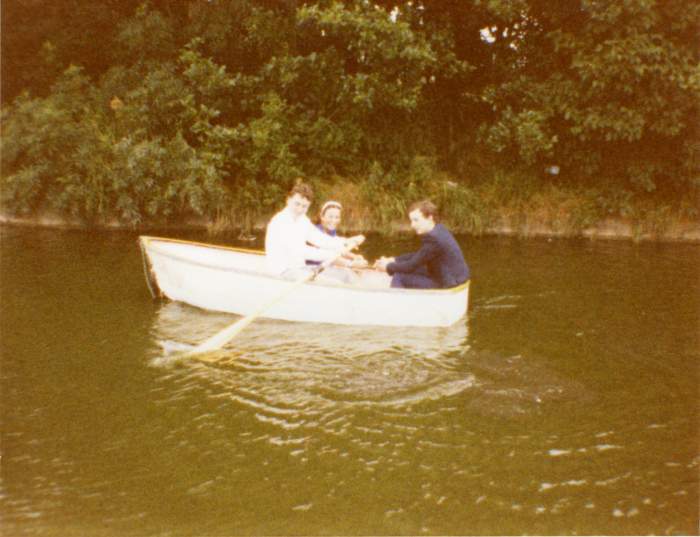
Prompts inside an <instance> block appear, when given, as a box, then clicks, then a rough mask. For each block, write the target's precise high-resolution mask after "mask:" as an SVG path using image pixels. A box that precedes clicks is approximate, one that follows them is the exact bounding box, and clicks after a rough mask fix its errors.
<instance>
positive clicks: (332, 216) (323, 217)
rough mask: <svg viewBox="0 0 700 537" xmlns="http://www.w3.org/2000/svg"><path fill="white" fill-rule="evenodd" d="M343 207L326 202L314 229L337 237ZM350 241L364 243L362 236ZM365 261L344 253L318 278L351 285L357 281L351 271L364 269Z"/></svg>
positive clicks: (358, 256)
mask: <svg viewBox="0 0 700 537" xmlns="http://www.w3.org/2000/svg"><path fill="white" fill-rule="evenodd" d="M342 210H343V206H342V205H341V204H340V202H337V201H327V202H326V203H324V204H323V206H322V207H321V210H320V211H319V215H318V223H317V224H316V227H317V228H318V229H319V230H320V231H321V232H322V233H324V234H325V235H328V236H330V237H336V238H337V237H338V226H339V225H340V221H341V219H342ZM351 240H355V241H357V244H358V246H359V245H360V244H362V242H364V240H365V237H364V235H356V236H355V237H352V238H351ZM320 263H321V262H320V261H317V260H315V259H307V260H306V264H307V265H311V266H313V265H319V264H320ZM367 265H368V263H367V260H366V259H365V258H364V257H363V256H362V255H361V254H355V253H353V252H345V253H344V254H343V255H341V256H340V257H338V259H336V260H335V262H334V263H333V266H331V267H328V268H327V269H326V270H325V271H324V272H322V273H321V275H320V276H319V279H320V280H326V281H330V280H335V281H341V282H343V283H353V282H355V281H356V280H357V274H356V273H355V272H354V271H353V270H352V269H362V268H366V267H367Z"/></svg>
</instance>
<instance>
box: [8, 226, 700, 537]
mask: <svg viewBox="0 0 700 537" xmlns="http://www.w3.org/2000/svg"><path fill="white" fill-rule="evenodd" d="M168 236H171V237H177V238H195V239H203V240H207V239H206V236H204V235H203V234H198V233H179V234H174V233H170V234H168ZM0 238H1V247H2V250H1V258H0V260H1V265H0V268H1V271H0V291H1V295H0V299H1V307H2V314H1V317H0V337H1V339H0V350H1V351H2V368H1V371H0V374H1V385H0V388H1V389H2V391H1V395H0V397H1V403H2V405H1V410H2V488H1V490H0V493H1V496H0V508H1V509H2V535H3V536H4V535H7V536H21V535H37V536H64V537H67V536H88V535H89V536H96V537H100V536H150V535H155V536H190V535H201V536H204V535H206V536H223V535H281V534H284V535H300V534H305V535H328V534H332V535H422V534H425V535H430V534H441V535H450V534H459V535H464V534H567V535H568V534H650V533H652V534H696V533H697V532H698V472H699V468H698V465H699V463H700V457H699V456H698V441H699V438H700V437H699V434H698V432H699V425H698V359H699V358H700V341H699V339H700V335H699V328H700V277H699V274H700V273H699V271H700V247H698V246H697V245H688V244H645V243H643V244H632V243H628V242H618V241H594V242H591V241H588V240H564V239H562V240H546V239H543V240H540V239H530V240H522V239H511V238H494V237H481V238H475V237H462V238H460V242H461V244H462V247H463V249H464V252H465V257H466V258H467V261H468V262H469V264H470V266H471V268H472V274H473V280H472V284H471V298H470V300H471V303H470V308H469V313H468V316H467V318H465V319H464V320H463V321H462V322H459V323H458V324H457V325H455V326H453V327H451V328H448V329H400V328H362V327H336V326H332V325H321V324H295V323H284V322H277V321H270V320H261V321H259V322H255V323H253V324H252V325H251V326H250V327H248V328H247V329H246V330H245V331H244V332H242V333H241V334H240V335H239V336H238V337H237V338H236V339H235V340H234V341H233V342H232V343H231V345H230V346H229V347H228V348H227V349H226V350H225V352H224V358H226V359H227V361H225V360H222V361H220V362H218V363H202V362H199V361H193V360H182V359H175V358H173V355H168V354H166V353H165V351H164V350H163V348H162V345H163V344H164V343H168V344H170V345H176V344H178V343H182V344H193V343H196V342H198V341H201V340H203V339H204V338H206V337H208V336H209V335H211V334H212V333H214V332H215V331H216V330H218V329H220V328H221V327H223V326H225V325H226V324H229V323H231V322H232V321H233V320H235V319H236V317H235V316H232V315H225V314H217V313H211V312H204V311H200V310H197V309H195V308H192V307H189V306H185V305H182V304H177V303H169V302H153V301H152V300H151V298H150V295H149V294H148V290H147V288H146V285H145V281H144V278H143V270H142V265H141V259H140V252H139V249H138V245H137V242H136V238H137V235H136V234H135V233H128V232H99V233H98V232H95V233H89V232H85V231H60V230H37V229H25V228H12V227H4V228H2V229H1V236H0ZM216 242H218V243H225V244H226V243H228V244H238V243H236V241H235V240H227V239H225V238H223V239H218V241H216ZM415 245H416V242H415V239H413V238H411V237H406V238H392V239H388V238H385V237H380V236H372V237H370V238H369V239H368V241H367V244H366V248H365V252H364V253H365V254H366V255H367V256H368V257H370V258H373V257H376V256H378V255H379V254H396V253H400V252H401V251H405V250H407V249H410V248H413V247H414V246H415ZM256 246H258V247H259V246H260V244H259V243H258V244H257V245H256V244H252V247H256ZM329 307H342V305H337V304H329Z"/></svg>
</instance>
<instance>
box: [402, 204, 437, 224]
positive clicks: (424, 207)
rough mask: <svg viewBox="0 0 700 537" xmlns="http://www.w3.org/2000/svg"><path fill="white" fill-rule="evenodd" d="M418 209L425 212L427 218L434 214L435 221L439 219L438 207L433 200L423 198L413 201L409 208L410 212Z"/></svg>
mask: <svg viewBox="0 0 700 537" xmlns="http://www.w3.org/2000/svg"><path fill="white" fill-rule="evenodd" d="M416 209H418V210H419V211H420V212H421V213H423V216H424V217H425V218H430V217H431V216H432V217H433V220H434V221H435V222H437V221H438V209H437V207H436V206H435V204H434V203H433V202H432V201H430V200H421V201H417V202H415V203H412V204H411V206H410V207H409V208H408V212H409V213H412V212H413V211H415V210H416Z"/></svg>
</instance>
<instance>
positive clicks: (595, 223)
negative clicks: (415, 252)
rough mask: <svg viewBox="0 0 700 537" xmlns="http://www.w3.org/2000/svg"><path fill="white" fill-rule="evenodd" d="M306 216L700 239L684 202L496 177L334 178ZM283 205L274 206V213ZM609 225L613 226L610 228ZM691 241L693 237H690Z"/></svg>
mask: <svg viewBox="0 0 700 537" xmlns="http://www.w3.org/2000/svg"><path fill="white" fill-rule="evenodd" d="M315 187H316V188H315V190H316V200H315V202H314V204H313V205H312V208H311V210H310V212H309V217H310V218H311V219H312V220H314V221H315V220H316V218H317V211H318V208H319V207H320V206H321V205H322V204H323V203H324V202H325V201H327V200H329V199H333V200H336V201H339V202H340V203H341V204H342V205H343V229H344V230H345V231H346V232H348V233H350V232H360V231H362V232H367V231H377V232H381V233H387V234H393V233H397V232H400V231H406V230H408V229H409V227H408V219H407V215H406V211H407V207H408V205H410V203H411V202H413V201H416V200H418V199H421V198H429V199H431V200H433V201H434V202H435V203H436V204H437V205H438V207H439V208H440V210H441V218H442V221H443V222H444V223H445V225H447V226H448V227H449V228H450V229H452V230H453V231H455V232H457V233H467V234H473V235H480V234H492V233H507V234H512V235H518V236H535V235H546V236H563V237H576V236H597V235H600V236H622V237H625V238H629V239H632V240H636V241H639V240H644V239H663V238H679V237H681V238H682V237H684V236H687V235H688V233H690V234H691V235H693V234H694V233H698V234H699V236H698V237H697V238H696V240H700V231H698V230H700V222H699V219H698V211H697V209H696V207H695V205H694V204H693V203H692V202H691V201H690V200H685V201H682V202H676V203H671V202H668V201H665V200H663V199H660V198H654V197H650V196H639V195H637V196H635V195H634V194H632V193H631V192H629V191H624V190H610V189H609V188H596V187H587V188H583V187H580V186H567V185H558V184H552V183H546V182H538V181H536V180H533V179H532V178H528V177H523V176H521V175H515V174H512V175H505V174H503V173H501V174H496V175H495V176H494V177H491V178H489V179H488V180H481V181H472V182H467V181H463V182H456V181H453V180H451V179H449V178H447V177H445V176H440V175H438V176H434V177H432V178H430V179H423V180H421V181H407V183H405V186H404V188H403V189H402V190H396V189H391V188H389V187H388V186H386V185H384V184H381V183H380V182H377V181H373V180H369V179H364V180H351V179H346V178H341V177H333V178H330V179H326V180H324V181H318V182H317V183H316V184H315ZM282 203H283V200H280V207H281V206H282ZM270 216H271V215H267V214H261V213H259V212H252V211H251V212H247V213H246V212H242V211H240V210H233V209H232V210H230V211H228V212H222V213H220V214H217V215H216V217H215V218H214V219H212V220H211V222H210V223H209V224H208V226H207V229H208V231H209V232H210V233H211V234H212V235H220V234H224V233H229V232H232V231H233V230H244V231H249V230H251V229H253V228H258V229H260V228H264V226H265V223H266V222H267V220H268V219H269V217H270ZM613 224H614V225H613ZM693 236H694V235H693Z"/></svg>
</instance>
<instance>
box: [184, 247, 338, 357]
mask: <svg viewBox="0 0 700 537" xmlns="http://www.w3.org/2000/svg"><path fill="white" fill-rule="evenodd" d="M338 257H340V254H339V255H337V256H335V257H333V258H331V259H328V260H327V261H324V262H323V263H322V264H321V265H319V266H318V267H317V268H316V269H314V270H313V271H309V272H308V273H307V274H304V275H303V276H302V277H301V278H299V279H298V280H295V281H293V282H290V284H289V286H288V287H287V288H286V289H285V290H284V291H283V292H282V293H280V294H279V295H277V296H276V297H275V298H274V299H273V300H271V301H270V302H267V303H265V304H263V305H262V306H260V307H259V308H258V309H257V310H255V312H254V313H252V314H250V315H247V316H246V317H243V318H242V319H239V320H238V321H236V322H235V323H233V324H231V325H229V326H227V327H226V328H224V329H223V330H221V331H219V332H217V333H216V334H214V335H213V336H211V337H210V338H208V339H206V340H204V341H203V342H202V343H200V344H199V345H197V346H196V347H194V348H193V349H192V350H191V351H190V352H188V353H187V354H189V355H196V354H202V353H205V352H210V351H214V350H217V349H220V348H221V347H223V346H224V345H226V344H227V343H228V342H229V341H231V340H232V339H233V338H234V337H236V336H237V335H238V334H239V333H240V332H241V330H243V329H244V328H245V327H246V326H248V325H249V324H250V323H252V322H253V321H254V320H255V319H257V318H258V317H260V316H261V315H263V314H264V313H266V312H267V311H268V310H269V309H270V308H272V307H273V306H275V305H276V304H278V303H279V302H281V301H282V300H284V299H285V298H287V296H289V295H290V294H291V293H292V292H293V291H294V290H296V289H297V288H298V287H300V286H301V285H303V284H305V283H307V282H309V281H311V280H313V279H314V278H315V277H316V276H318V275H319V273H320V272H321V271H323V270H325V269H326V268H328V267H329V266H330V265H332V264H333V262H334V261H335V260H336V259H338Z"/></svg>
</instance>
